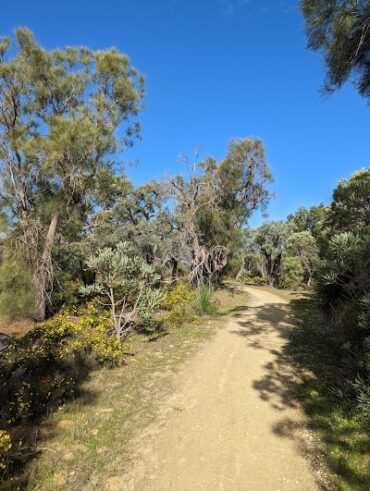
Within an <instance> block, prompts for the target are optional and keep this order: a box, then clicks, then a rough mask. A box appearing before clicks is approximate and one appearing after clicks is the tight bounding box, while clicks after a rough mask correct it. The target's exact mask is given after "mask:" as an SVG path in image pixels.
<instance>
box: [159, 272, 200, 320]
mask: <svg viewBox="0 0 370 491" xmlns="http://www.w3.org/2000/svg"><path fill="white" fill-rule="evenodd" d="M195 297H196V292H195V290H194V288H192V287H190V286H189V285H187V284H186V283H182V282H177V283H175V284H174V285H172V286H171V287H170V288H169V290H168V291H167V293H166V296H165V298H164V300H163V302H162V308H163V309H164V310H165V311H166V312H165V314H164V315H163V317H162V320H163V321H164V322H165V323H167V324H168V325H169V326H174V327H180V326H181V325H182V324H183V323H184V322H185V321H187V320H194V318H195V316H194V314H193V313H192V311H191V308H190V307H191V303H192V302H193V301H194V299H195Z"/></svg>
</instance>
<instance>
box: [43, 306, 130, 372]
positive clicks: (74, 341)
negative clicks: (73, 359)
mask: <svg viewBox="0 0 370 491" xmlns="http://www.w3.org/2000/svg"><path fill="white" fill-rule="evenodd" d="M74 313H75V314H78V315H77V316H71V315H69V313H68V312H66V311H62V312H61V313H59V314H58V315H56V316H54V317H53V318H52V319H50V320H48V321H46V322H44V323H43V324H42V326H41V330H42V336H43V338H44V339H45V340H46V341H47V342H48V343H55V342H56V341H57V340H59V345H58V348H59V356H60V357H61V358H64V357H69V356H73V355H76V354H79V355H80V354H81V352H85V353H90V354H91V355H93V356H94V357H95V359H96V361H97V362H98V364H107V365H117V364H119V363H120V362H121V361H122V356H123V344H122V343H120V342H119V341H118V340H117V339H116V338H114V337H113V336H109V335H107V332H108V331H109V328H110V326H111V321H110V319H109V317H108V315H105V313H104V311H102V310H101V309H99V307H97V306H96V305H95V304H93V303H91V304H88V305H87V306H86V307H85V308H83V309H79V310H78V311H77V312H76V311H75V312H74Z"/></svg>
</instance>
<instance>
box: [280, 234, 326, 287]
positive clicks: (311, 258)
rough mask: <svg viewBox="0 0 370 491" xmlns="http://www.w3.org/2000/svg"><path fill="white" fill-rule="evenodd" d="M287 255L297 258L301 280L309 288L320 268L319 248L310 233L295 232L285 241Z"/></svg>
mask: <svg viewBox="0 0 370 491" xmlns="http://www.w3.org/2000/svg"><path fill="white" fill-rule="evenodd" d="M287 254H288V255H289V256H291V257H292V258H297V259H298V261H299V263H300V266H301V269H302V275H301V276H302V278H301V280H300V281H299V283H301V282H302V280H304V281H305V283H306V284H307V286H310V284H311V281H312V278H313V277H314V275H315V273H316V272H317V270H318V268H319V266H320V257H319V248H318V245H317V241H316V239H315V238H314V236H313V235H311V234H310V232H307V231H303V232H296V233H293V234H291V235H290V236H289V238H288V240H287Z"/></svg>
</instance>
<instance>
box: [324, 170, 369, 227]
mask: <svg viewBox="0 0 370 491" xmlns="http://www.w3.org/2000/svg"><path fill="white" fill-rule="evenodd" d="M328 224H329V226H330V227H331V228H332V229H334V230H335V231H341V232H345V231H348V232H349V231H352V232H354V231H361V230H365V232H366V231H367V233H368V232H369V227H370V168H369V169H362V170H359V171H357V172H355V173H354V174H352V176H351V177H350V178H349V179H348V180H347V179H343V180H341V181H339V183H338V185H337V187H336V188H335V189H334V192H333V200H332V203H331V206H330V210H329V216H328Z"/></svg>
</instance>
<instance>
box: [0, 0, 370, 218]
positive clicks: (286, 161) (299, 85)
mask: <svg viewBox="0 0 370 491" xmlns="http://www.w3.org/2000/svg"><path fill="white" fill-rule="evenodd" d="M18 25H23V26H27V27H29V28H30V29H32V30H33V31H34V33H35V35H36V37H37V38H38V40H39V41H40V43H41V44H43V45H44V46H45V47H47V48H52V47H58V46H63V45H67V44H68V45H87V46H90V47H92V48H95V49H97V48H106V47H111V46H116V47H117V48H118V49H120V50H121V51H123V52H125V53H127V54H128V55H129V56H130V58H131V60H132V63H133V65H134V66H135V67H137V68H138V69H139V70H140V71H141V72H142V73H144V74H145V75H146V90H147V96H146V100H145V105H146V108H145V110H143V112H142V114H141V116H140V121H141V124H142V141H140V142H138V143H137V144H136V145H135V147H134V148H133V150H132V151H130V152H129V154H127V156H126V158H127V160H129V161H135V160H137V161H138V164H137V165H136V166H135V167H129V166H128V167H127V173H128V175H129V176H130V177H131V178H132V179H133V180H134V182H135V183H141V182H144V181H146V180H148V179H150V178H161V177H163V176H164V175H165V174H166V173H169V172H171V173H174V172H176V171H178V170H180V168H181V166H180V165H179V163H178V155H179V153H180V152H182V151H185V152H188V153H190V152H191V149H192V146H193V145H199V146H201V147H202V149H203V153H202V155H203V156H206V155H209V154H210V155H213V156H215V157H216V158H222V156H223V155H224V153H225V149H226V145H227V142H228V141H229V140H230V138H232V137H244V136H257V137H260V138H262V139H263V141H264V143H265V146H266V149H267V156H268V161H269V163H270V165H271V167H272V171H273V175H274V178H275V184H274V191H275V193H276V200H275V201H274V202H273V203H272V204H271V206H270V208H269V215H270V216H269V218H270V219H279V218H284V217H285V216H286V215H287V214H288V213H289V212H291V211H294V210H295V209H297V208H298V207H299V206H301V205H305V206H310V205H313V204H316V203H318V202H320V201H324V202H328V201H329V200H330V196H331V192H332V189H333V187H334V186H335V184H336V182H337V181H338V179H340V178H342V177H348V176H349V175H350V174H351V173H352V172H353V171H354V170H356V169H359V168H361V167H367V166H369V165H370V158H369V157H370V135H369V129H370V125H369V117H370V107H369V105H367V103H366V101H365V100H364V99H362V98H360V97H359V96H358V95H357V93H356V91H355V90H354V89H353V87H352V86H351V85H350V84H347V85H346V86H345V87H344V88H343V89H342V90H341V91H340V92H337V93H336V94H334V95H333V96H331V97H330V98H323V97H322V96H321V95H320V94H319V89H320V87H321V85H322V81H323V65H322V58H321V56H320V55H319V54H318V53H312V52H309V51H307V50H306V38H305V35H304V32H303V21H302V18H301V15H300V13H299V12H298V9H297V2H296V1H295V0H104V1H102V0H99V1H98V0H90V1H88V0H85V1H84V0H63V1H61V0H59V1H50V0H48V1H47V0H32V1H30V0H18V1H16V2H7V5H6V8H4V9H3V12H2V15H1V18H0V33H1V34H10V33H11V32H12V30H13V29H14V27H16V26H18ZM260 220H261V218H260V217H259V216H256V217H254V218H253V219H252V224H253V225H256V224H258V223H259V222H260Z"/></svg>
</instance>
